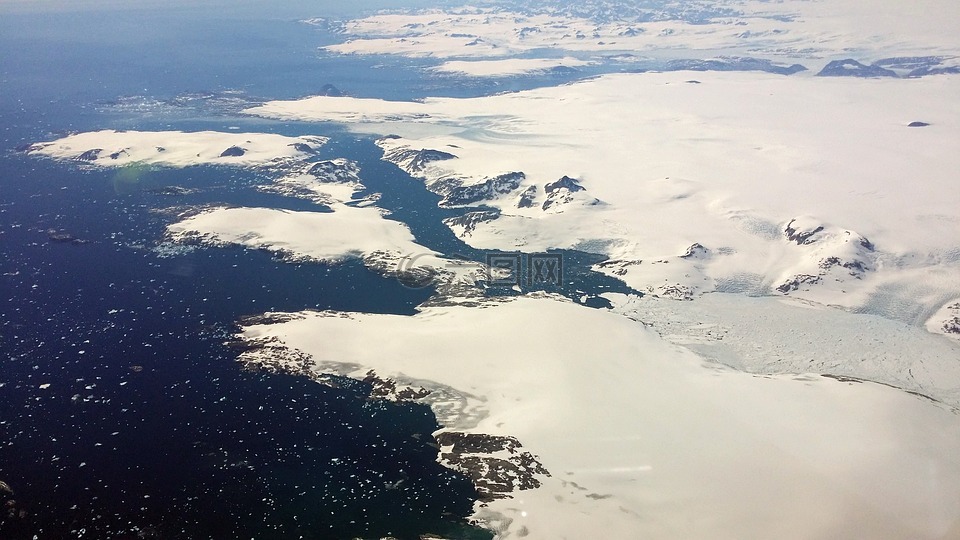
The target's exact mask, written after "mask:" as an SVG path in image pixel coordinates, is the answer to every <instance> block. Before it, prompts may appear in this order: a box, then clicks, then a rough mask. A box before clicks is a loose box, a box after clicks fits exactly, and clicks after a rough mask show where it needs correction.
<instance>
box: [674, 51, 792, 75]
mask: <svg viewBox="0 0 960 540" xmlns="http://www.w3.org/2000/svg"><path fill="white" fill-rule="evenodd" d="M806 70H807V68H806V66H803V65H802V64H791V65H789V66H785V65H782V64H775V63H773V62H771V61H770V60H767V59H764V58H751V57H748V56H720V57H717V58H711V59H708V60H701V59H697V58H689V59H688V58H682V59H677V60H671V61H669V62H667V65H666V67H665V68H664V71H764V72H767V73H774V74H777V75H793V74H794V73H799V72H801V71H806Z"/></svg>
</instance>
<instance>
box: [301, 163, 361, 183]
mask: <svg viewBox="0 0 960 540" xmlns="http://www.w3.org/2000/svg"><path fill="white" fill-rule="evenodd" d="M307 174H310V175H313V176H315V177H317V179H318V180H320V181H321V182H324V183H330V184H352V183H358V182H360V167H359V166H358V165H357V164H356V163H354V162H352V161H349V160H346V159H331V160H325V161H318V162H316V163H314V164H312V165H310V168H308V169H307Z"/></svg>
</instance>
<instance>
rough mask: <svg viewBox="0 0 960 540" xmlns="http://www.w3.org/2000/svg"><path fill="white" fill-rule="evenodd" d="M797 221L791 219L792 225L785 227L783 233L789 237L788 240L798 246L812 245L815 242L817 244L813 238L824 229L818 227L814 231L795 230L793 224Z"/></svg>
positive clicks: (788, 224)
mask: <svg viewBox="0 0 960 540" xmlns="http://www.w3.org/2000/svg"><path fill="white" fill-rule="evenodd" d="M795 221H796V220H795V219H791V220H790V223H787V226H786V227H784V229H783V233H784V234H785V235H786V236H787V240H790V241H792V242H796V243H797V245H805V244H812V243H813V242H815V240H811V238H812V237H813V236H814V235H815V234H817V233H818V232H820V231H822V230H823V227H817V228H816V229H814V230H812V231H800V230H798V229H795V228H793V223H794V222H795Z"/></svg>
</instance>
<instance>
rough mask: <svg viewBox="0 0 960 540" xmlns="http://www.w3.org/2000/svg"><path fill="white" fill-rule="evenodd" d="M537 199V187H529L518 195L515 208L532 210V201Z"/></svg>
mask: <svg viewBox="0 0 960 540" xmlns="http://www.w3.org/2000/svg"><path fill="white" fill-rule="evenodd" d="M536 198H537V186H530V187H528V188H527V189H525V190H523V193H521V194H520V200H519V201H517V208H533V200H534V199H536Z"/></svg>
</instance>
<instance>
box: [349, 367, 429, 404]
mask: <svg viewBox="0 0 960 540" xmlns="http://www.w3.org/2000/svg"><path fill="white" fill-rule="evenodd" d="M363 382H365V383H367V384H369V385H371V386H372V387H373V389H372V390H371V391H370V399H389V400H393V401H412V400H416V399H420V398H424V397H427V396H429V395H430V391H429V390H427V389H426V388H418V389H413V388H401V389H400V390H399V391H398V390H397V382H396V381H394V380H392V379H384V378H381V377H379V376H377V374H376V372H375V371H373V370H372V369H371V370H370V371H368V372H367V375H366V376H365V377H364V378H363Z"/></svg>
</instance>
